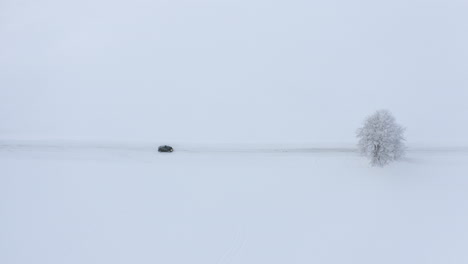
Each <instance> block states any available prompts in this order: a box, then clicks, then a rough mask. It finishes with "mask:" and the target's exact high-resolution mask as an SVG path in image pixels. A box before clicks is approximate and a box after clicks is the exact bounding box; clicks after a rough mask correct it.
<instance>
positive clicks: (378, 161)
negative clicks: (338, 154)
mask: <svg viewBox="0 0 468 264" xmlns="http://www.w3.org/2000/svg"><path fill="white" fill-rule="evenodd" d="M404 132H405V129H404V128H403V127H402V126H400V125H399V124H397V123H396V122H395V118H394V117H393V116H392V114H391V113H390V112H389V111H387V110H380V111H377V112H376V113H375V114H373V115H371V116H369V117H368V118H367V119H366V120H365V122H364V126H363V127H362V128H359V129H358V131H357V137H358V139H359V143H358V147H359V151H360V152H361V154H363V155H364V156H366V157H368V158H369V159H370V160H371V162H370V163H371V165H372V166H380V167H383V166H385V165H387V164H388V163H390V162H392V161H394V160H398V159H399V158H401V157H403V155H404V154H405V145H404V141H405V138H404V136H403V133H404Z"/></svg>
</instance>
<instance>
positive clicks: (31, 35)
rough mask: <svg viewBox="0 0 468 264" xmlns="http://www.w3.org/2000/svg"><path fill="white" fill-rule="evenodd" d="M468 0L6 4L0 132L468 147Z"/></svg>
mask: <svg viewBox="0 0 468 264" xmlns="http://www.w3.org/2000/svg"><path fill="white" fill-rule="evenodd" d="M467 14H468V1H466V0H393V1H371V0H368V1H349V0H332V1H310V0H308V1H305V0H304V1H299V0H288V1H286V0H283V1H271V0H269V1H266V0H235V1H234V0H226V1H222V0H218V1H214V0H191V1H188V0H187V1H181V0H165V1H158V0H151V1H149V0H147V1H143V0H132V1H129V0H127V1H115V0H112V1H110V0H92V1H91V0H79V1H78V0H77V1H63V0H24V1H14V0H0V139H1V138H30V139H42V138H46V139H86V140H88V139H92V140H151V141H165V142H178V141H184V142H273V143H274V142H317V143H321V142H334V143H340V142H347V143H353V142H354V141H355V139H354V135H355V130H356V128H357V127H359V126H360V125H361V123H362V121H363V119H364V118H365V116H367V115H369V114H371V113H372V112H374V111H375V110H378V109H381V108H386V109H389V110H390V111H392V112H393V113H394V114H395V116H396V118H397V120H398V121H399V122H400V123H401V124H402V125H404V126H406V127H407V129H408V130H407V137H408V141H409V142H423V143H424V142H426V143H428V144H432V143H434V144H435V143H437V144H466V143H468V104H467V101H468V74H467V73H468V15H467Z"/></svg>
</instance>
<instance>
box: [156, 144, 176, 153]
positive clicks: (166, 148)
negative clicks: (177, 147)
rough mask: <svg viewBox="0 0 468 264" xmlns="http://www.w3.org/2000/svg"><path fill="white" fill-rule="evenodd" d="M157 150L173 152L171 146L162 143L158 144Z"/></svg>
mask: <svg viewBox="0 0 468 264" xmlns="http://www.w3.org/2000/svg"><path fill="white" fill-rule="evenodd" d="M158 151H159V152H173V151H174V149H173V148H172V147H171V146H167V145H164V146H159V148H158Z"/></svg>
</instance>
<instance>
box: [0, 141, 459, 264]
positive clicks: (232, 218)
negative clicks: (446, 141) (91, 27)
mask: <svg viewBox="0 0 468 264" xmlns="http://www.w3.org/2000/svg"><path fill="white" fill-rule="evenodd" d="M178 148H179V149H181V150H180V151H176V152H174V153H172V154H161V153H157V152H155V151H154V148H153V146H152V145H144V144H139V145H137V144H135V145H131V144H127V145H125V146H123V145H115V144H114V145H112V144H102V145H100V146H93V145H92V144H87V145H86V144H83V143H75V144H63V143H60V144H58V143H57V144H55V145H54V144H51V143H47V144H46V143H37V144H31V143H27V142H22V143H11V142H10V143H9V142H3V143H2V145H1V147H0V168H1V177H0V212H1V218H0V252H1V254H0V263H7V264H11V263H44V264H46V263H47V264H59V263H60V264H61V263H80V264H81V263H213V264H218V263H220V264H221V263H278V264H279V263H361V264H362V263H369V264H374V263H388V264H394V263H408V264H413V263H440V264H446V263H466V262H468V254H467V251H466V246H467V245H468V225H466V219H467V217H468V203H467V202H466V201H468V192H467V191H466V190H467V189H468V178H467V172H468V151H467V150H466V149H432V150H430V149H425V150H423V149H419V150H410V151H409V153H408V157H407V158H406V159H405V160H403V161H401V162H398V163H394V164H392V165H390V166H389V167H386V168H384V169H382V168H372V167H370V166H369V165H368V163H367V160H365V159H363V158H361V157H359V156H358V154H357V153H355V152H354V151H353V149H352V148H341V149H339V148H328V149H327V148H314V147H310V148H303V149H298V148H291V149H287V148H284V146H278V147H272V146H249V147H243V148H237V149H235V148H233V147H232V146H223V147H219V146H218V147H213V146H211V147H205V149H202V148H200V146H198V147H197V146H188V147H185V146H184V145H179V146H178ZM195 150H198V151H195Z"/></svg>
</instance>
